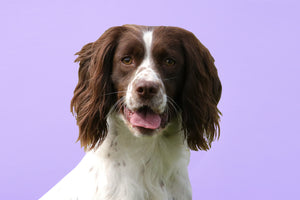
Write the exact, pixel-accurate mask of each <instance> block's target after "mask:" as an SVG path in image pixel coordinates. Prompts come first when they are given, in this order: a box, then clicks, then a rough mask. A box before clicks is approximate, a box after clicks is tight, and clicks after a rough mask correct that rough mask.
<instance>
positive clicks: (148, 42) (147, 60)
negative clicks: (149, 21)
mask: <svg viewBox="0 0 300 200" xmlns="http://www.w3.org/2000/svg"><path fill="white" fill-rule="evenodd" d="M152 34H153V32H152V31H147V32H144V35H143V40H144V43H145V57H144V60H143V62H142V64H141V66H142V67H150V66H151V64H152V59H151V46H152Z"/></svg>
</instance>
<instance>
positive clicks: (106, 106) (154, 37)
mask: <svg viewBox="0 0 300 200" xmlns="http://www.w3.org/2000/svg"><path fill="white" fill-rule="evenodd" d="M77 55H78V58H77V59H76V60H75V61H76V62H79V64H80V68H79V80H78V84H77V86H76V88H75V91H74V97H73V99H72V101H71V109H72V111H73V112H76V113H77V124H78V126H79V138H78V140H80V141H81V144H82V146H84V147H85V148H94V147H95V146H96V145H97V144H101V143H102V141H103V140H104V139H105V137H106V135H107V132H108V124H107V117H108V115H109V113H110V112H118V113H119V114H120V115H121V116H122V119H123V121H124V123H125V124H126V125H127V126H128V127H129V129H130V130H131V132H132V133H133V134H134V135H136V136H141V135H147V136H152V135H155V134H159V133H161V132H162V131H163V130H164V129H165V128H167V126H168V123H169V122H170V121H171V120H172V119H173V118H180V119H181V123H182V129H183V131H184V135H185V137H186V139H187V143H188V145H189V147H190V148H191V149H192V150H198V149H201V150H207V149H209V148H210V146H211V142H212V141H213V140H214V139H215V138H217V137H218V136H219V118H220V112H219V110H218V108H217V104H218V102H219V99H220V96H221V90H222V87H221V83H220V80H219V78H218V74H217V70H216V68H215V66H214V59H213V57H212V56H211V55H210V53H209V51H208V50H207V49H206V48H205V47H204V46H203V45H202V44H201V43H200V42H199V40H198V39H197V38H196V37H195V36H194V35H193V34H192V33H191V32H189V31H186V30H184V29H181V28H177V27H165V26H158V27H146V26H136V25H124V26H119V27H113V28H110V29H108V30H107V31H106V32H105V33H104V34H103V35H102V36H101V37H100V38H99V39H98V40H97V41H95V42H93V43H89V44H87V45H85V46H84V47H83V48H82V49H81V51H79V52H78V53H77Z"/></svg>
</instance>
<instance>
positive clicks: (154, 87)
mask: <svg viewBox="0 0 300 200" xmlns="http://www.w3.org/2000/svg"><path fill="white" fill-rule="evenodd" d="M157 91H158V86H157V85H152V86H151V87H150V88H149V94H153V95H154V94H156V93H157Z"/></svg>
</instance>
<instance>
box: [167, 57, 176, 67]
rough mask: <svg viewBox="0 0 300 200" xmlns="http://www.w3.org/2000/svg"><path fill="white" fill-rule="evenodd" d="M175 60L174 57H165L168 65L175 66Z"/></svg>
mask: <svg viewBox="0 0 300 200" xmlns="http://www.w3.org/2000/svg"><path fill="white" fill-rule="evenodd" d="M175 63H176V62H175V60H173V59H172V58H167V59H165V64H166V65H167V66H173V65H175Z"/></svg>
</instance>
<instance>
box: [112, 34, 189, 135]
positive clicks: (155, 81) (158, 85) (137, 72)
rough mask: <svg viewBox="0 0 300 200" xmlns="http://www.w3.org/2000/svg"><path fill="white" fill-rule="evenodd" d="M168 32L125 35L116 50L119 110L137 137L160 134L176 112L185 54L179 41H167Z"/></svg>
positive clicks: (115, 63)
mask: <svg viewBox="0 0 300 200" xmlns="http://www.w3.org/2000/svg"><path fill="white" fill-rule="evenodd" d="M167 33H168V32H161V31H160V29H156V30H147V29H146V30H143V29H142V30H133V31H130V32H126V33H124V34H122V36H121V37H120V40H119V45H118V46H117V48H116V50H115V54H114V59H113V67H112V82H113V85H114V87H115V89H116V91H117V92H118V93H117V99H118V101H119V105H120V106H121V107H122V108H121V109H119V110H121V113H122V115H123V116H124V117H123V119H124V121H125V123H126V124H127V125H128V127H129V128H130V129H131V130H132V132H133V133H134V134H135V135H137V136H140V135H148V136H151V135H154V134H157V133H160V132H161V130H162V129H164V128H165V127H166V125H167V124H168V122H169V121H170V119H171V118H172V117H174V116H175V113H176V112H175V110H174V109H175V108H176V105H174V104H176V103H175V102H177V100H178V96H179V92H180V91H182V83H183V78H184V54H183V51H182V49H181V47H180V41H179V40H174V39H173V40H170V39H169V38H168V35H167ZM175 38H176V37H175ZM172 101H173V102H172ZM171 102H172V103H173V105H172V104H170V103H171Z"/></svg>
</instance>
